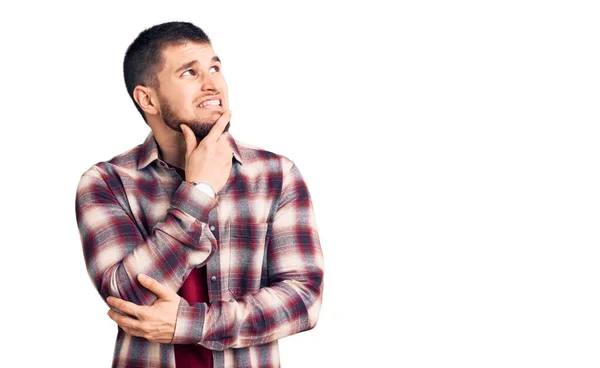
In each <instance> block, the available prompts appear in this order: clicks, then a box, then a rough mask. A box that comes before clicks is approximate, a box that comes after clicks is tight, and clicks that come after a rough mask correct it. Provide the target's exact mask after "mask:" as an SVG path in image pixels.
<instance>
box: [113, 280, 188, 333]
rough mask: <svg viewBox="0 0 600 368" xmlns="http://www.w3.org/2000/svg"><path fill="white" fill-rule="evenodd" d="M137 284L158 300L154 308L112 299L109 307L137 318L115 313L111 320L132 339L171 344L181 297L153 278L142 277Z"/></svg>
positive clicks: (153, 305)
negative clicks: (131, 336)
mask: <svg viewBox="0 0 600 368" xmlns="http://www.w3.org/2000/svg"><path fill="white" fill-rule="evenodd" d="M138 280H139V282H140V283H141V284H142V286H144V287H145V288H146V289H148V290H150V291H152V292H153V293H154V294H156V296H157V297H158V299H157V300H156V301H155V302H154V304H152V306H150V307H148V306H139V305H137V304H134V303H131V302H128V301H125V300H123V299H119V298H115V297H112V296H109V297H108V298H107V299H106V301H107V302H108V304H109V305H110V306H112V307H113V308H115V309H118V310H119V311H121V312H124V313H127V314H129V315H131V316H134V317H135V318H131V317H128V316H124V315H122V314H119V313H117V312H115V311H113V310H109V311H108V316H109V317H110V318H112V319H113V320H114V321H115V322H117V324H118V325H119V326H120V327H121V328H122V329H123V330H125V332H127V333H128V334H130V335H134V336H139V337H143V338H144V339H146V340H148V341H151V342H159V343H163V344H169V343H170V342H171V341H173V335H174V334H175V322H176V320H177V310H178V308H179V300H180V299H181V297H180V296H179V295H177V293H176V292H174V291H173V290H171V289H169V288H168V287H166V286H163V285H161V284H160V283H159V282H158V281H156V280H154V279H153V278H151V277H149V276H146V275H143V274H139V275H138Z"/></svg>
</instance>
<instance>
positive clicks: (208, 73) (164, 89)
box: [157, 42, 229, 139]
mask: <svg viewBox="0 0 600 368" xmlns="http://www.w3.org/2000/svg"><path fill="white" fill-rule="evenodd" d="M163 59H164V65H163V68H162V70H161V71H160V72H159V73H158V82H159V88H158V90H157V93H158V98H159V104H160V113H161V116H162V118H163V121H164V123H165V124H166V125H167V126H168V127H169V128H171V129H173V130H175V131H177V132H181V128H180V127H179V125H180V124H187V125H188V126H189V127H190V128H191V129H192V131H194V133H195V134H196V137H198V139H202V138H204V137H205V136H206V135H207V134H208V132H209V131H210V129H211V128H212V127H213V125H214V124H215V122H216V121H217V119H218V118H219V117H220V116H221V114H223V112H225V111H226V110H227V109H229V101H228V98H227V84H226V83H225V79H224V78H223V75H222V74H221V62H220V60H219V58H218V57H217V55H215V53H214V51H213V49H212V47H211V46H210V45H208V44H198V43H192V42H187V43H185V44H182V45H178V46H168V47H166V48H165V49H164V50H163ZM228 128H229V124H228V125H227V127H226V128H225V131H227V130H228Z"/></svg>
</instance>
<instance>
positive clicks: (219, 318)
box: [172, 164, 324, 350]
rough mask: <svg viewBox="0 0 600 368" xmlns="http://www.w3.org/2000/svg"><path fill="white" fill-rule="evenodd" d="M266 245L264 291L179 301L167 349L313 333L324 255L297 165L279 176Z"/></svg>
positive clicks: (247, 342)
mask: <svg viewBox="0 0 600 368" xmlns="http://www.w3.org/2000/svg"><path fill="white" fill-rule="evenodd" d="M277 208H278V209H277V212H276V214H275V217H274V220H273V225H272V234H271V237H270V240H269V243H268V245H267V250H266V251H267V266H268V277H269V286H268V287H264V288H261V289H260V290H259V291H258V292H255V293H249V294H246V295H244V296H242V297H240V298H236V299H231V300H229V301H213V302H211V303H210V304H207V303H194V304H191V305H190V304H188V303H187V302H186V301H185V300H184V299H183V298H182V299H181V300H180V304H179V311H178V314H177V324H176V327H175V334H174V337H173V341H172V343H174V344H190V343H196V344H200V345H202V346H204V347H206V348H209V349H211V350H224V349H227V348H242V347H247V346H250V345H257V344H265V343H268V342H271V341H274V340H277V339H280V338H282V337H285V336H288V335H292V334H295V333H298V332H302V331H305V330H310V329H312V328H313V327H314V326H315V325H316V323H317V319H318V316H319V310H320V307H321V301H322V292H323V285H324V284H323V276H324V267H323V254H322V250H321V245H320V242H319V236H318V232H317V226H316V221H315V215H314V211H313V206H312V201H311V198H310V194H309V191H308V188H307V186H306V184H305V182H304V180H303V178H302V176H301V174H300V171H299V170H298V168H297V167H296V165H294V164H292V166H291V167H290V169H289V171H288V172H287V173H286V175H285V176H284V180H283V186H282V194H281V196H280V198H279V200H278V207H277Z"/></svg>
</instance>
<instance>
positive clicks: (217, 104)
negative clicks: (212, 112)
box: [198, 97, 221, 110]
mask: <svg viewBox="0 0 600 368" xmlns="http://www.w3.org/2000/svg"><path fill="white" fill-rule="evenodd" d="M198 107H199V108H201V109H217V110H218V109H221V99H220V98H218V97H212V98H207V99H206V100H204V101H202V102H200V103H199V104H198Z"/></svg>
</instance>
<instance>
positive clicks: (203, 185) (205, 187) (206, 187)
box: [186, 180, 219, 199]
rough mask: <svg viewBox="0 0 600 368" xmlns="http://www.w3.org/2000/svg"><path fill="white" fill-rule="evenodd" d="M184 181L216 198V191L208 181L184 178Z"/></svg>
mask: <svg viewBox="0 0 600 368" xmlns="http://www.w3.org/2000/svg"><path fill="white" fill-rule="evenodd" d="M186 182H188V183H190V184H192V185H193V186H194V188H196V189H198V190H200V191H202V192H204V193H206V194H208V195H209V196H211V197H213V198H214V199H217V198H218V197H219V196H218V195H217V193H216V192H215V190H214V189H213V187H212V185H210V184H209V183H207V182H205V181H193V180H186Z"/></svg>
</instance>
